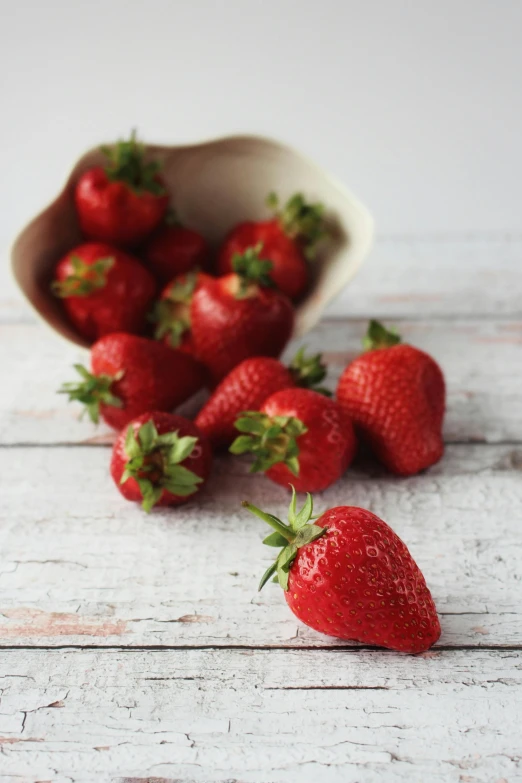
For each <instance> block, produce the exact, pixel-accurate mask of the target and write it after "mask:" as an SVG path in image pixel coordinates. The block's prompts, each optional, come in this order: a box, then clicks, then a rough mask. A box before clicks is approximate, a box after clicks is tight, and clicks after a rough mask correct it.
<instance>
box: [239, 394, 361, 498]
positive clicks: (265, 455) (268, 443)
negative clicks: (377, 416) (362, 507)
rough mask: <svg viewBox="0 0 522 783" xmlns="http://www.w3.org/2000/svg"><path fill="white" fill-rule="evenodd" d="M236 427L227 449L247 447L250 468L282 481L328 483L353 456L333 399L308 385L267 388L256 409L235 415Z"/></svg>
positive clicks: (311, 485) (351, 439)
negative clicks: (268, 392)
mask: <svg viewBox="0 0 522 783" xmlns="http://www.w3.org/2000/svg"><path fill="white" fill-rule="evenodd" d="M236 429H238V430H239V431H240V432H241V433H244V434H242V435H240V436H239V437H238V438H236V440H235V441H234V443H233V444H232V446H231V447H230V451H231V452H232V454H244V453H246V452H247V451H251V452H252V453H253V454H254V456H255V462H254V464H253V465H252V468H251V471H252V472H253V473H254V472H257V471H263V472H264V473H265V474H266V475H267V476H268V478H269V479H272V481H275V482H276V483H277V484H282V485H283V486H285V487H288V486H289V485H292V484H294V485H295V488H296V489H297V490H298V491H300V492H319V491H321V490H323V489H326V488H327V487H329V486H330V485H331V484H334V483H335V482H336V481H337V479H339V478H340V477H341V476H342V475H343V473H344V472H345V470H346V468H347V467H348V465H349V464H350V463H351V461H352V459H353V458H354V456H355V451H356V448H357V442H356V440H355V435H354V433H353V429H352V425H351V422H350V419H349V418H348V416H346V415H345V414H344V413H343V411H342V410H341V408H340V407H339V405H337V403H336V402H334V401H333V400H329V399H328V398H327V397H324V396H323V395H322V394H318V393H317V392H315V391H310V389H284V390H282V391H278V392H276V393H275V394H272V395H271V396H270V397H269V398H268V399H267V400H265V402H264V403H263V404H262V405H261V408H260V410H259V411H246V412H245V413H243V414H242V415H241V416H240V418H239V419H238V420H237V421H236Z"/></svg>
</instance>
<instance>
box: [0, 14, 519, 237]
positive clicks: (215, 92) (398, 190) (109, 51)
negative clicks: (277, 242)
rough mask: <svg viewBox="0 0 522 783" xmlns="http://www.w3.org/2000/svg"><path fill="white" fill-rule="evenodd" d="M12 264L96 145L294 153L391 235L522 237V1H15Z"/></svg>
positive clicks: (10, 67)
mask: <svg viewBox="0 0 522 783" xmlns="http://www.w3.org/2000/svg"><path fill="white" fill-rule="evenodd" d="M0 9H1V17H2V18H1V23H0V85H1V101H0V111H1V116H2V121H1V123H0V142H1V143H0V156H1V157H0V189H1V190H0V192H1V209H0V249H2V248H7V246H8V244H9V242H10V241H11V239H12V238H13V236H14V234H15V232H16V231H17V230H18V229H19V228H20V227H21V226H22V225H23V224H24V223H25V221H26V220H27V219H28V218H29V217H30V216H32V215H33V213H35V212H36V211H37V210H38V209H39V208H40V207H42V206H43V205H44V204H45V202H46V201H48V200H49V199H50V198H51V197H52V196H53V195H54V194H55V192H56V191H57V189H58V187H59V186H60V185H61V183H62V180H63V179H64V177H65V175H66V173H67V171H68V169H69V167H70V166H71V164H72V162H73V161H74V159H75V158H76V157H77V156H78V155H79V154H80V153H81V152H82V151H83V150H84V148H86V147H88V146H91V145H93V144H96V143H97V142H98V141H101V140H110V139H112V138H114V137H117V136H120V135H122V134H126V133H127V132H128V130H129V129H130V128H131V127H132V126H134V125H136V126H137V127H138V129H139V131H140V132H141V134H142V136H143V137H145V138H146V139H149V140H154V141H161V142H176V141H187V140H195V139H201V138H205V137H209V136H214V135H219V134H226V133H230V132H237V131H249V132H259V133H266V134H269V135H272V136H275V137H279V138H281V139H283V140H286V141H288V142H291V143H293V144H295V145H296V146H298V147H300V148H301V149H302V150H303V151H305V152H306V153H308V154H310V155H312V156H313V157H315V158H316V159H317V160H318V161H319V162H320V163H322V164H324V165H325V166H326V167H327V168H328V169H330V170H331V171H332V172H334V173H336V174H337V175H338V176H339V177H340V178H341V179H343V180H344V181H345V182H346V184H348V185H349V186H350V187H351V188H352V189H353V190H354V191H355V192H356V193H357V194H358V195H359V196H360V197H361V198H362V199H363V200H364V201H365V202H366V203H367V204H368V206H369V207H370V208H371V209H372V210H373V212H374V214H375V217H376V221H377V226H378V230H379V233H380V234H381V235H383V234H386V235H389V234H394V235H395V234H415V235H419V234H426V233H439V232H443V233H446V232H473V231H480V232H482V231H484V232H509V233H515V232H520V231H521V230H522V217H521V214H522V199H521V189H522V155H521V152H520V149H521V145H522V108H521V100H522V98H521V94H522V90H521V76H522V42H521V40H522V2H520V1H519V0H437V2H434V0H410V2H407V1H406V0H243V1H241V0H221V1H219V0H214V2H212V1H211V0H183V1H182V0H148V2H147V1H146V0H106V2H103V1H102V0H76V1H75V0H0Z"/></svg>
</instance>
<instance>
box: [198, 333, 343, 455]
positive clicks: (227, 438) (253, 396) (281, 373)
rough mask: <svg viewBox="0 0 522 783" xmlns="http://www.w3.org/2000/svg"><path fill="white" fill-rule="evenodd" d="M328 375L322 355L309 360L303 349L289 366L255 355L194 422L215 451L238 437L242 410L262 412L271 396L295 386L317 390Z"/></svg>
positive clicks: (234, 372) (229, 377) (231, 374)
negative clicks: (237, 421)
mask: <svg viewBox="0 0 522 783" xmlns="http://www.w3.org/2000/svg"><path fill="white" fill-rule="evenodd" d="M325 375H326V367H325V365H324V364H323V363H322V361H321V354H316V355H315V356H311V357H310V358H306V357H305V355H304V349H303V348H301V349H300V350H299V351H298V352H297V354H296V355H295V357H294V359H293V360H292V362H291V364H290V366H289V367H285V366H284V364H282V363H281V362H280V361H279V359H272V358H270V357H268V356H255V357H253V358H251V359H245V361H244V362H241V364H238V365H237V367H234V369H233V370H231V371H230V372H229V374H228V375H227V376H226V377H225V378H223V380H222V381H221V383H220V384H219V386H218V387H217V388H216V390H215V391H214V393H213V394H212V396H211V397H210V399H209V400H208V401H207V403H206V404H205V405H204V406H203V408H202V409H201V410H200V412H199V413H198V415H197V417H196V419H195V421H196V424H197V425H198V427H199V428H200V430H202V432H204V433H205V435H206V436H207V437H208V438H209V440H210V442H211V444H212V446H213V447H214V448H219V447H222V446H230V444H231V443H232V441H233V440H234V439H235V437H236V435H237V431H236V429H235V423H236V419H237V418H238V416H239V415H240V413H241V412H242V411H246V410H259V408H260V407H261V405H262V404H263V402H264V401H265V400H266V399H267V397H269V396H270V395H271V394H274V393H275V392H276V391H280V390H281V389H288V388H290V387H293V386H304V387H307V388H315V390H316V391H320V392H321V393H322V394H329V392H327V391H326V390H325V389H320V388H317V384H319V383H320V382H321V381H322V380H323V378H324V377H325Z"/></svg>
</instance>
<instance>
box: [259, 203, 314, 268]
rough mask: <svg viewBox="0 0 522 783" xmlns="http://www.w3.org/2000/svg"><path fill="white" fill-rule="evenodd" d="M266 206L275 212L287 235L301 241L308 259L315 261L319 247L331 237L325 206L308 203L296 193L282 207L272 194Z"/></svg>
mask: <svg viewBox="0 0 522 783" xmlns="http://www.w3.org/2000/svg"><path fill="white" fill-rule="evenodd" d="M266 205H267V207H269V208H270V209H271V210H272V211H273V212H274V214H275V216H276V218H277V220H278V221H279V224H280V225H281V227H282V229H283V231H284V232H285V234H286V235H287V236H288V237H290V238H291V239H297V240H299V242H300V244H301V245H302V247H303V252H304V254H305V256H306V258H307V259H308V260H313V258H314V257H315V255H316V252H317V245H318V244H319V242H320V241H321V240H322V239H324V238H325V237H327V236H328V235H329V231H328V230H327V227H326V221H325V218H324V205H323V204H321V203H319V202H316V203H315V204H312V203H310V202H307V201H306V199H305V197H304V196H303V194H302V193H294V195H293V196H291V197H290V198H289V199H288V201H287V202H286V204H284V205H283V206H282V207H281V205H280V202H279V197H278V196H277V194H276V193H270V194H269V196H268V197H267V199H266ZM280 207H281V208H280Z"/></svg>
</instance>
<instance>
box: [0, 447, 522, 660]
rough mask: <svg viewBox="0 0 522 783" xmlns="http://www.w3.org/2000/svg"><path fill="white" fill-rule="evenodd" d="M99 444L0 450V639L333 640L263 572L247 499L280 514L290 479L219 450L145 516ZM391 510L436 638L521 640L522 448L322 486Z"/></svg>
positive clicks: (465, 454) (466, 454)
mask: <svg viewBox="0 0 522 783" xmlns="http://www.w3.org/2000/svg"><path fill="white" fill-rule="evenodd" d="M109 458H110V452H109V450H108V449H106V448H102V447H92V448H88V449H86V448H81V447H68V448H66V447H56V448H39V447H37V448H31V449H24V448H4V449H0V475H1V476H2V482H3V493H2V507H0V551H1V552H2V561H1V567H0V570H1V573H0V643H1V644H4V645H45V646H55V645H64V644H78V645H89V644H94V645H113V644H117V645H124V646H139V645H167V646H168V645H174V646H198V645H216V646H233V645H254V646H289V647H300V646H308V645H318V646H324V645H331V644H335V642H332V640H330V639H326V638H325V637H323V636H321V635H319V634H316V633H314V632H313V631H311V630H310V629H308V628H306V627H305V626H303V625H301V624H300V623H299V622H297V621H296V619H295V618H294V616H293V615H292V614H291V613H290V611H289V610H288V608H287V606H286V603H285V601H284V599H283V596H282V594H281V591H280V590H279V589H278V588H276V586H275V585H267V587H266V588H265V589H264V591H263V592H262V593H257V592H256V591H257V583H258V579H259V577H260V575H261V573H262V572H263V571H264V569H265V568H266V566H267V565H268V562H269V559H270V557H271V555H273V553H272V551H271V550H269V549H268V548H267V547H263V546H262V545H261V539H262V538H263V536H264V534H265V533H266V531H264V530H263V525H262V523H260V522H259V521H258V520H257V519H256V518H254V517H252V516H251V515H250V514H248V513H247V512H245V511H244V510H243V509H242V508H241V506H240V501H241V499H242V498H248V499H250V500H251V501H252V502H254V503H256V504H258V505H260V506H261V507H263V508H267V509H269V510H272V511H273V512H274V513H276V514H283V513H285V511H286V509H287V506H288V494H287V492H286V491H285V490H284V489H283V488H281V487H277V486H276V485H274V484H272V483H271V482H269V481H268V480H267V479H265V478H264V477H263V476H253V475H251V474H249V473H248V472H247V463H246V462H243V461H241V460H237V458H236V459H234V458H232V457H230V458H226V457H224V458H222V459H220V460H218V461H217V464H216V469H215V471H214V475H213V476H212V478H211V481H210V482H209V484H208V487H207V490H206V491H205V492H204V493H202V495H201V496H200V499H197V500H195V501H193V502H191V503H189V504H187V505H185V506H182V507H180V508H178V509H172V510H158V511H155V512H153V513H152V514H150V515H146V514H145V513H144V512H142V510H141V509H140V508H139V507H138V506H135V505H133V504H130V503H128V502H127V501H125V500H124V499H123V498H122V497H121V496H120V494H119V493H118V491H117V489H116V487H114V485H113V483H112V480H111V478H110V476H109V473H108V462H109ZM346 503H348V504H352V505H358V506H362V507H365V508H369V509H371V510H372V511H373V512H375V513H376V514H378V515H380V516H382V517H383V518H384V519H386V520H387V521H388V522H389V523H390V524H391V525H392V526H393V528H394V529H395V530H396V531H397V533H398V534H399V535H400V536H401V537H402V538H403V539H404V540H405V541H406V542H407V544H408V546H409V547H410V549H411V551H412V553H413V555H414V557H415V558H416V560H417V562H418V563H419V565H420V567H421V568H422V570H423V572H424V574H425V576H426V578H427V581H428V583H429V585H430V587H431V589H432V591H433V594H434V598H435V601H436V604H437V606H438V609H439V611H440V612H441V616H442V626H443V636H442V638H441V640H440V644H441V645H442V646H459V645H470V644H471V645H476V646H480V645H486V646H488V647H491V646H502V645H514V644H521V645H522V580H521V571H520V553H521V551H522V524H521V521H522V447H513V446H487V447H486V446H451V447H449V448H448V450H447V455H446V457H445V459H444V461H443V462H442V463H440V464H439V465H438V466H436V467H434V468H433V469H432V470H431V471H429V472H428V473H426V474H425V475H422V476H417V477H413V478H410V479H407V480H397V479H394V478H391V477H389V476H385V475H383V474H380V475H379V473H378V472H375V475H373V476H372V475H371V472H370V473H369V472H368V471H367V470H363V469H362V468H359V469H357V470H352V471H349V472H348V473H347V475H346V477H345V478H344V479H343V480H342V481H340V482H339V483H338V484H337V485H336V486H334V487H332V488H330V489H329V490H328V491H327V492H325V493H323V494H322V495H317V496H316V508H317V509H318V510H319V511H320V510H321V508H327V507H331V506H335V505H340V504H346Z"/></svg>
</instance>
